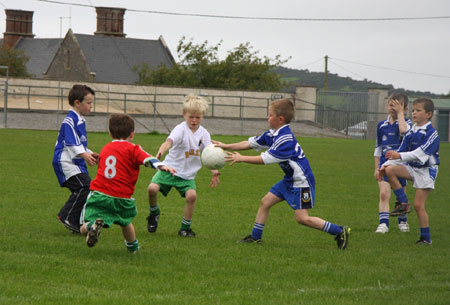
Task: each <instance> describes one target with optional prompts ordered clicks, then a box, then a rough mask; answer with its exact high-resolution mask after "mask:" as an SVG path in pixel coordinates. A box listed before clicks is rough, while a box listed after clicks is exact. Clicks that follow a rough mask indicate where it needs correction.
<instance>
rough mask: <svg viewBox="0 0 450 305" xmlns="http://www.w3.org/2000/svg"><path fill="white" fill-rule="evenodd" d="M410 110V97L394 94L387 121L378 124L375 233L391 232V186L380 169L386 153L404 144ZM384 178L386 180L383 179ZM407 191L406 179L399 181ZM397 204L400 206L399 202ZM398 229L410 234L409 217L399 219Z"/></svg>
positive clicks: (375, 154) (375, 152)
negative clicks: (407, 112) (381, 174)
mask: <svg viewBox="0 0 450 305" xmlns="http://www.w3.org/2000/svg"><path fill="white" fill-rule="evenodd" d="M407 109H408V97H407V96H406V95H405V94H403V93H393V94H392V95H391V96H390V97H389V100H388V112H389V116H388V117H387V119H386V120H383V121H380V122H378V125H377V142H376V146H375V151H374V157H375V172H374V176H375V179H377V180H378V187H379V189H380V196H379V202H378V219H379V224H378V227H377V229H376V230H375V233H381V234H385V233H387V232H389V199H390V198H391V186H390V184H389V182H388V179H387V178H386V177H382V176H380V167H381V166H382V165H383V164H384V162H386V160H387V159H386V152H387V151H389V150H396V149H398V147H399V146H400V143H401V142H402V139H403V136H404V135H405V133H406V132H407V131H408V130H409V129H410V128H411V120H410V119H407V118H405V114H404V113H405V111H406V110H407ZM383 178H384V179H383ZM399 181H400V183H401V185H402V187H403V188H404V189H406V185H407V182H406V180H405V179H400V180H399ZM396 204H399V202H397V203H396ZM397 220H398V228H399V230H400V231H401V232H409V224H408V221H407V220H408V215H407V214H404V215H401V216H399V217H398V219H397Z"/></svg>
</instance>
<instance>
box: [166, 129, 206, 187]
mask: <svg viewBox="0 0 450 305" xmlns="http://www.w3.org/2000/svg"><path fill="white" fill-rule="evenodd" d="M168 139H171V140H172V141H173V144H172V148H170V150H169V154H168V155H167V156H166V158H165V159H164V161H163V163H164V164H166V165H168V166H171V167H172V168H174V169H175V170H176V171H177V172H176V174H175V176H178V177H180V178H183V179H186V180H191V179H194V178H195V176H196V175H197V172H198V171H199V170H200V168H201V167H202V163H201V161H200V154H201V152H202V151H203V149H204V148H205V147H206V146H208V145H209V144H211V135H210V134H209V132H208V131H207V130H206V129H205V128H204V127H203V126H199V127H198V129H197V130H196V131H195V132H192V130H191V129H189V126H188V125H187V124H186V122H182V123H180V124H178V125H177V126H175V128H174V129H173V130H172V132H171V133H170V135H169V137H168Z"/></svg>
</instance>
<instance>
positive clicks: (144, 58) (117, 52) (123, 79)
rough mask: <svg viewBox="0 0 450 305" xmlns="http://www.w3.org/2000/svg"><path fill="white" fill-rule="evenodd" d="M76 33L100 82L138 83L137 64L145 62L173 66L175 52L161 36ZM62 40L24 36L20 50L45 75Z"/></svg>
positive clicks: (30, 65)
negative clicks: (127, 36) (164, 42)
mask: <svg viewBox="0 0 450 305" xmlns="http://www.w3.org/2000/svg"><path fill="white" fill-rule="evenodd" d="M74 35H75V37H76V39H77V41H78V43H79V45H80V48H81V50H82V51H83V53H84V56H85V58H86V60H87V63H88V65H89V67H90V69H91V71H92V72H95V74H96V75H95V81H96V82H104V83H121V84H134V83H136V82H137V81H138V76H137V74H136V73H135V72H133V67H134V66H137V65H139V64H141V63H143V62H146V63H147V64H149V66H150V67H152V68H157V67H158V66H159V65H161V64H165V65H166V66H168V67H171V66H172V65H173V57H172V54H171V53H170V51H169V50H168V49H167V48H166V47H165V46H164V45H163V43H162V41H161V40H160V39H158V40H146V39H135V38H124V37H111V36H100V35H85V34H74ZM62 41H63V39H60V38H33V39H32V38H21V39H20V40H19V41H18V43H17V45H16V49H20V50H23V51H24V53H25V55H26V56H27V57H28V58H29V61H28V63H27V65H26V66H27V71H28V73H30V74H31V75H32V76H33V77H35V78H43V73H44V72H46V71H47V69H48V67H49V66H50V64H51V62H52V60H53V58H54V57H55V55H56V52H57V51H58V48H59V46H60V44H61V42H62Z"/></svg>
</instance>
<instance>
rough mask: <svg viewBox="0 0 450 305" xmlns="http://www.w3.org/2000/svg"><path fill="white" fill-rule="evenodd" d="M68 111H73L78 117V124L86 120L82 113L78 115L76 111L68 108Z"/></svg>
mask: <svg viewBox="0 0 450 305" xmlns="http://www.w3.org/2000/svg"><path fill="white" fill-rule="evenodd" d="M69 111H72V112H73V113H75V115H76V116H77V117H78V125H80V124H82V123H84V122H86V120H85V119H84V117H83V116H82V115H79V114H78V112H76V111H75V110H73V109H70V110H69Z"/></svg>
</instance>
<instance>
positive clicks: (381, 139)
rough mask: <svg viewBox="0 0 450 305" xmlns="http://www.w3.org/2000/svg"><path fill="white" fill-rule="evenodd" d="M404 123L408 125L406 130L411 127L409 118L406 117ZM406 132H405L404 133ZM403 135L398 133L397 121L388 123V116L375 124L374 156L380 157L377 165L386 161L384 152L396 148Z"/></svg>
mask: <svg viewBox="0 0 450 305" xmlns="http://www.w3.org/2000/svg"><path fill="white" fill-rule="evenodd" d="M405 121H406V124H407V125H408V127H407V131H408V130H409V129H410V128H411V125H412V123H411V120H410V119H406V118H405ZM405 134H406V133H405ZM402 140H403V135H402V134H400V130H399V128H398V121H395V122H394V123H393V124H390V123H389V117H388V118H387V119H386V120H384V121H380V122H378V125H377V142H376V145H375V156H377V157H380V163H379V166H380V167H381V165H383V163H384V162H386V160H387V159H386V152H388V151H389V150H397V149H398V148H399V147H400V144H401V143H402Z"/></svg>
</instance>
